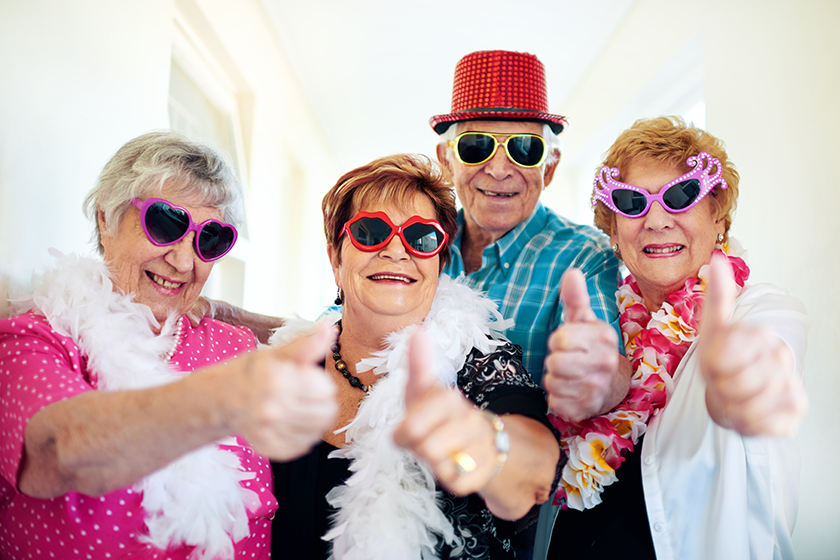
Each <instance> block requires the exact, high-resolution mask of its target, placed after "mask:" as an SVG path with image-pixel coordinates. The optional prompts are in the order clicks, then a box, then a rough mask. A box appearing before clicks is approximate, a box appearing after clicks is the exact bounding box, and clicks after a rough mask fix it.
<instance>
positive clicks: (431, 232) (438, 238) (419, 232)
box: [403, 224, 443, 253]
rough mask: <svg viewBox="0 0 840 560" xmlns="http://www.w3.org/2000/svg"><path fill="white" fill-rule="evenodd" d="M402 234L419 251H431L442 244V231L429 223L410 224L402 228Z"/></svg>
mask: <svg viewBox="0 0 840 560" xmlns="http://www.w3.org/2000/svg"><path fill="white" fill-rule="evenodd" d="M403 236H404V237H405V240H406V242H407V243H408V244H409V245H410V246H411V248H412V249H414V250H415V251H417V252H420V253H432V252H434V251H435V250H437V248H438V247H440V246H441V245H442V244H443V233H441V232H440V231H438V230H437V228H435V227H434V226H432V225H429V224H411V225H410V226H408V227H407V228H405V229H404V230H403Z"/></svg>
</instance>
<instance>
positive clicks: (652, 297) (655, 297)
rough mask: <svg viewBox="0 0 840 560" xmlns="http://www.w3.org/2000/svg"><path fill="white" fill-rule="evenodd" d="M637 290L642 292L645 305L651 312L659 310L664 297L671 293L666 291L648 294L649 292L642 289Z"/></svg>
mask: <svg viewBox="0 0 840 560" xmlns="http://www.w3.org/2000/svg"><path fill="white" fill-rule="evenodd" d="M639 291H641V292H642V297H643V298H644V300H645V307H646V308H647V310H648V311H650V312H651V313H655V312H657V311H659V309H660V308H661V307H662V304H663V303H664V302H665V300H666V299H668V294H670V293H671V292H666V293H656V294H650V293H649V292H645V291H642V290H641V289H640V290H639Z"/></svg>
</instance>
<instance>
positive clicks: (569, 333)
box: [543, 268, 630, 422]
mask: <svg viewBox="0 0 840 560" xmlns="http://www.w3.org/2000/svg"><path fill="white" fill-rule="evenodd" d="M560 300H561V302H562V303H563V309H564V313H565V321H564V322H563V324H562V325H560V326H559V327H558V328H557V330H555V331H554V332H553V333H552V334H551V337H550V338H549V339H548V350H549V354H548V356H546V359H545V375H544V376H543V387H544V388H545V390H546V392H547V393H548V405H549V407H550V408H551V410H552V411H553V412H554V413H555V414H557V415H558V416H560V417H561V418H563V419H565V420H568V421H571V422H579V421H581V420H585V419H586V418H590V417H592V416H594V415H596V414H600V413H603V412H606V411H607V410H609V409H610V408H612V406H614V405H615V404H617V403H618V402H619V401H620V400H621V398H623V397H624V394H621V395H619V396H618V398H617V399H615V398H614V391H615V389H614V377H615V376H616V374H617V372H618V371H619V366H620V365H621V360H623V365H624V369H625V370H626V381H627V382H628V383H629V377H630V375H629V370H630V364H629V362H627V359H626V358H623V357H622V356H621V355H620V354H619V352H618V335H617V334H616V332H615V330H614V329H613V328H612V327H611V326H610V325H609V324H607V323H605V322H603V321H600V320H598V318H597V317H596V315H595V313H594V312H593V311H592V307H591V306H590V304H589V293H588V292H587V289H586V279H585V278H584V276H583V273H582V272H581V271H580V270H577V269H575V268H570V269H569V270H567V271H566V273H565V274H564V275H563V281H562V283H561V285H560ZM627 387H629V385H626V387H625V389H624V393H626V392H627ZM613 401H615V402H613Z"/></svg>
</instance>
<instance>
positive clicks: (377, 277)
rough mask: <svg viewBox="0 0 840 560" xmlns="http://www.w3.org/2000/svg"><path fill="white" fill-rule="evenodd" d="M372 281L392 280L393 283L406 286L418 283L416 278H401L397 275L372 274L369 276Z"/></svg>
mask: <svg viewBox="0 0 840 560" xmlns="http://www.w3.org/2000/svg"><path fill="white" fill-rule="evenodd" d="M368 279H370V280H374V281H377V280H390V281H393V282H402V283H404V284H413V283H415V282H417V280H415V279H414V278H409V277H408V276H401V275H397V274H372V275H370V276H368Z"/></svg>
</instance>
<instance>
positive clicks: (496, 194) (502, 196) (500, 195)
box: [481, 190, 516, 198]
mask: <svg viewBox="0 0 840 560" xmlns="http://www.w3.org/2000/svg"><path fill="white" fill-rule="evenodd" d="M481 192H483V193H484V194H486V195H487V196H497V197H500V198H510V197H512V196H514V195H516V193H500V192H493V191H485V190H482V191H481Z"/></svg>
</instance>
